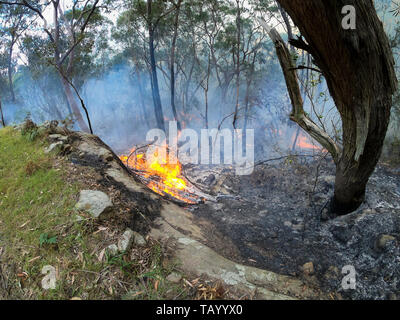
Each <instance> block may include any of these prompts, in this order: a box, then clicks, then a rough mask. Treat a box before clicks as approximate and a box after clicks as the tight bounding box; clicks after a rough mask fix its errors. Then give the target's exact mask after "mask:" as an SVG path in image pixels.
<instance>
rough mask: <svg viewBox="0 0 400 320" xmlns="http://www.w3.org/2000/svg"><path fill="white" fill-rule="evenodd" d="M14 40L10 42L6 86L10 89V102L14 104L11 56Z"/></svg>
mask: <svg viewBox="0 0 400 320" xmlns="http://www.w3.org/2000/svg"><path fill="white" fill-rule="evenodd" d="M13 46H14V38H13V39H12V40H11V45H10V50H9V52H8V85H9V89H10V96H11V101H12V102H15V92H14V85H13V75H12V74H13V68H12V55H13Z"/></svg>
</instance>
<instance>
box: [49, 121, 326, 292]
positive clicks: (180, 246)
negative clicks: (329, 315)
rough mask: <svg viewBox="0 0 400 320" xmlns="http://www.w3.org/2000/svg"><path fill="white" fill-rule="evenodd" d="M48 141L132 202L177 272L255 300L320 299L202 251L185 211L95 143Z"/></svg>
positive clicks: (86, 137)
mask: <svg viewBox="0 0 400 320" xmlns="http://www.w3.org/2000/svg"><path fill="white" fill-rule="evenodd" d="M51 133H52V134H58V135H59V136H54V135H52V136H51V137H52V139H54V138H57V137H58V138H57V139H56V140H57V141H59V142H62V144H63V146H62V147H61V148H60V151H61V152H64V153H65V154H68V157H69V159H70V160H71V161H73V162H75V163H78V164H80V165H83V166H91V167H95V168H96V169H97V170H98V172H99V173H100V174H101V176H102V178H103V179H104V180H105V181H107V183H111V184H114V185H117V186H118V187H119V188H120V189H125V191H127V192H129V194H130V198H131V199H135V203H137V206H138V208H139V211H140V212H138V213H139V214H140V215H142V216H144V217H143V218H144V219H147V218H146V217H145V216H146V214H150V213H151V215H152V216H153V217H154V216H156V218H155V219H149V220H152V222H151V223H149V235H150V236H151V237H153V238H154V239H156V240H159V241H160V242H163V241H166V240H168V241H169V243H171V242H172V243H173V244H174V246H175V247H176V250H175V251H174V254H175V256H176V258H177V259H178V260H179V263H180V267H181V269H182V271H183V272H184V273H186V274H188V275H194V276H206V277H208V278H211V279H216V280H222V281H223V282H224V283H225V284H226V285H227V286H231V287H234V288H235V289H236V290H238V291H242V292H244V293H249V294H251V295H252V296H254V298H256V299H268V300H282V299H287V300H289V299H315V298H321V293H320V292H319V290H315V289H312V288H310V287H309V286H308V285H305V283H303V282H302V281H301V280H299V279H296V278H293V277H289V276H283V275H279V274H276V273H273V272H269V271H267V270H261V269H256V268H253V267H248V266H244V265H240V264H237V263H235V262H233V261H230V260H228V259H226V258H224V257H222V256H221V255H219V254H217V253H216V252H215V251H213V250H212V249H210V248H208V247H207V246H205V245H204V244H202V242H203V243H205V242H206V241H205V240H206V237H207V235H206V234H203V232H202V230H201V228H200V227H199V226H196V225H195V224H194V223H193V215H192V213H191V212H189V211H188V210H185V209H184V208H183V207H180V206H178V205H176V204H174V203H171V202H168V201H167V200H165V199H163V198H162V197H160V196H158V195H157V194H155V193H153V192H151V191H150V190H149V189H148V188H147V187H146V186H144V185H142V184H141V183H140V182H138V181H137V180H135V178H134V177H133V176H132V175H131V174H130V173H129V172H128V171H127V170H126V168H125V167H124V166H123V164H122V163H121V161H120V160H119V159H118V157H117V156H116V155H115V154H114V153H113V152H112V150H111V149H110V148H109V147H108V146H107V145H106V144H104V143H103V142H102V141H101V140H100V139H99V138H98V137H96V136H94V135H90V134H86V133H81V132H69V131H68V130H65V129H63V128H59V127H54V126H53V128H52V129H51Z"/></svg>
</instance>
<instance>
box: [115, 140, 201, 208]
mask: <svg viewBox="0 0 400 320" xmlns="http://www.w3.org/2000/svg"><path fill="white" fill-rule="evenodd" d="M160 148H165V150H161V151H163V152H158V151H160ZM135 150H136V149H135V148H133V149H132V150H131V152H130V154H131V155H132V156H131V157H129V156H126V155H122V156H120V159H121V161H122V162H123V163H124V164H125V165H126V166H127V167H128V168H131V169H133V170H135V171H136V172H137V174H138V175H139V176H140V177H143V178H145V179H147V180H146V182H147V183H146V184H147V186H148V187H149V188H150V189H151V190H153V191H154V192H156V193H158V194H160V195H162V196H164V195H165V194H169V195H171V196H172V197H174V198H176V199H178V200H180V201H183V202H185V203H190V204H194V203H195V202H194V201H192V200H190V199H188V198H186V197H185V196H184V195H182V191H185V190H186V188H187V182H186V180H185V179H184V178H183V176H182V165H181V164H180V163H179V161H178V160H177V159H174V158H173V160H175V161H173V162H174V163H169V162H168V161H167V157H168V156H167V155H168V147H167V146H163V147H159V149H158V151H157V149H156V151H155V152H154V154H152V155H151V157H149V159H146V155H145V154H144V153H141V154H136V155H135V154H134V153H135ZM164 151H165V152H164ZM148 179H151V180H150V181H148Z"/></svg>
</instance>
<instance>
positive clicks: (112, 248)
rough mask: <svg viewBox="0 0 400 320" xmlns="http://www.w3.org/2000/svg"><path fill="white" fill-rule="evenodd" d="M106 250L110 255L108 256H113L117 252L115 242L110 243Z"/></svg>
mask: <svg viewBox="0 0 400 320" xmlns="http://www.w3.org/2000/svg"><path fill="white" fill-rule="evenodd" d="M106 252H107V253H108V254H109V255H110V256H115V255H117V254H118V247H117V245H116V244H111V245H109V246H108V247H107V248H106Z"/></svg>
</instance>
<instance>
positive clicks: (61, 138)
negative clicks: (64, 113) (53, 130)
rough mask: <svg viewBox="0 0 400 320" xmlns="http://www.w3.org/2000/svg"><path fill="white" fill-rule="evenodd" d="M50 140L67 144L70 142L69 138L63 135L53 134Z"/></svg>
mask: <svg viewBox="0 0 400 320" xmlns="http://www.w3.org/2000/svg"><path fill="white" fill-rule="evenodd" d="M49 139H50V140H52V141H62V142H66V141H67V140H68V137H66V136H63V135H61V134H51V135H49Z"/></svg>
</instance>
